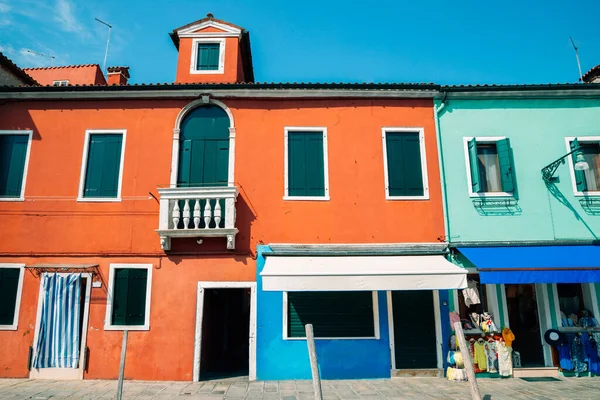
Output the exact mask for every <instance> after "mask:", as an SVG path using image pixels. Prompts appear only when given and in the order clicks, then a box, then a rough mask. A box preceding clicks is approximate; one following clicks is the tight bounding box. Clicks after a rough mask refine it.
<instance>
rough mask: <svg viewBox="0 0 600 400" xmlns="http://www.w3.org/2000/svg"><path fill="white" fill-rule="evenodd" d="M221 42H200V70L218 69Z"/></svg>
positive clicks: (198, 68) (197, 67)
mask: <svg viewBox="0 0 600 400" xmlns="http://www.w3.org/2000/svg"><path fill="white" fill-rule="evenodd" d="M220 48H221V45H220V44H219V43H199V44H198V59H197V64H196V69H197V70H200V71H216V70H218V69H219V52H220Z"/></svg>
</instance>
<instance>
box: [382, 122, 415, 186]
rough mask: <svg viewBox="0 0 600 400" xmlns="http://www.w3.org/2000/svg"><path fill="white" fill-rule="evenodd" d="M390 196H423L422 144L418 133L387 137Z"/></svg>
mask: <svg viewBox="0 0 600 400" xmlns="http://www.w3.org/2000/svg"><path fill="white" fill-rule="evenodd" d="M385 140H386V151H387V169H388V192H389V195H390V196H423V194H424V188H423V170H422V165H421V142H420V139H419V133H418V132H410V133H407V132H387V133H386V135H385Z"/></svg>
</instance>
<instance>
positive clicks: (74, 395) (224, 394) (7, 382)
mask: <svg viewBox="0 0 600 400" xmlns="http://www.w3.org/2000/svg"><path fill="white" fill-rule="evenodd" d="M478 382H479V388H480V391H481V394H482V395H484V396H485V397H484V398H486V399H494V400H495V399H511V400H517V399H528V400H530V399H537V400H547V399H570V400H576V399H599V398H600V377H598V378H568V379H561V380H560V381H555V382H525V381H523V380H521V379H518V378H514V379H480V380H478ZM116 388H117V382H116V381H96V380H84V381H70V382H65V381H40V380H38V381H33V380H26V379H0V399H34V400H46V399H114V398H115V395H116ZM123 393H124V395H123V398H126V399H146V400H149V399H174V398H177V399H189V400H192V399H212V400H216V399H238V400H242V399H248V400H251V399H265V400H275V399H280V400H304V399H314V394H313V391H312V383H311V381H279V382H248V381H247V380H242V379H237V380H236V379H233V380H221V381H209V382H199V383H190V382H145V381H126V382H125V384H124V392H123ZM323 399H324V400H329V399H332V400H333V399H342V400H345V399H348V400H353V399H356V400H360V399H371V400H375V399H466V400H468V399H470V391H469V386H468V384H467V383H457V382H448V381H446V380H444V379H441V378H393V379H381V380H368V381H367V380H356V381H324V382H323Z"/></svg>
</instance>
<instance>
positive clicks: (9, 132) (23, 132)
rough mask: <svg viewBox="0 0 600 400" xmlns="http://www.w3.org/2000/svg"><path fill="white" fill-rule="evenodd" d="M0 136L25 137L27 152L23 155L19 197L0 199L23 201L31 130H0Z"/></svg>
mask: <svg viewBox="0 0 600 400" xmlns="http://www.w3.org/2000/svg"><path fill="white" fill-rule="evenodd" d="M0 135H27V136H28V139H27V152H26V153H25V165H24V166H23V181H22V182H21V193H20V194H19V197H0V201H25V184H26V183H27V171H28V170H29V154H30V153H31V138H32V136H33V131H32V130H6V131H4V130H0Z"/></svg>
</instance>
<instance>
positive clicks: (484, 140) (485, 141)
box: [463, 136, 514, 198]
mask: <svg viewBox="0 0 600 400" xmlns="http://www.w3.org/2000/svg"><path fill="white" fill-rule="evenodd" d="M473 139H475V142H476V143H481V144H490V143H494V144H495V143H496V142H498V141H500V140H504V139H506V136H490V137H479V136H477V137H475V138H474V137H473V136H470V137H463V147H464V151H465V164H466V166H467V190H468V191H469V197H473V198H485V197H513V196H514V193H513V192H482V193H478V192H473V182H471V163H470V160H469V141H470V140H473ZM513 173H514V171H513Z"/></svg>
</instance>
